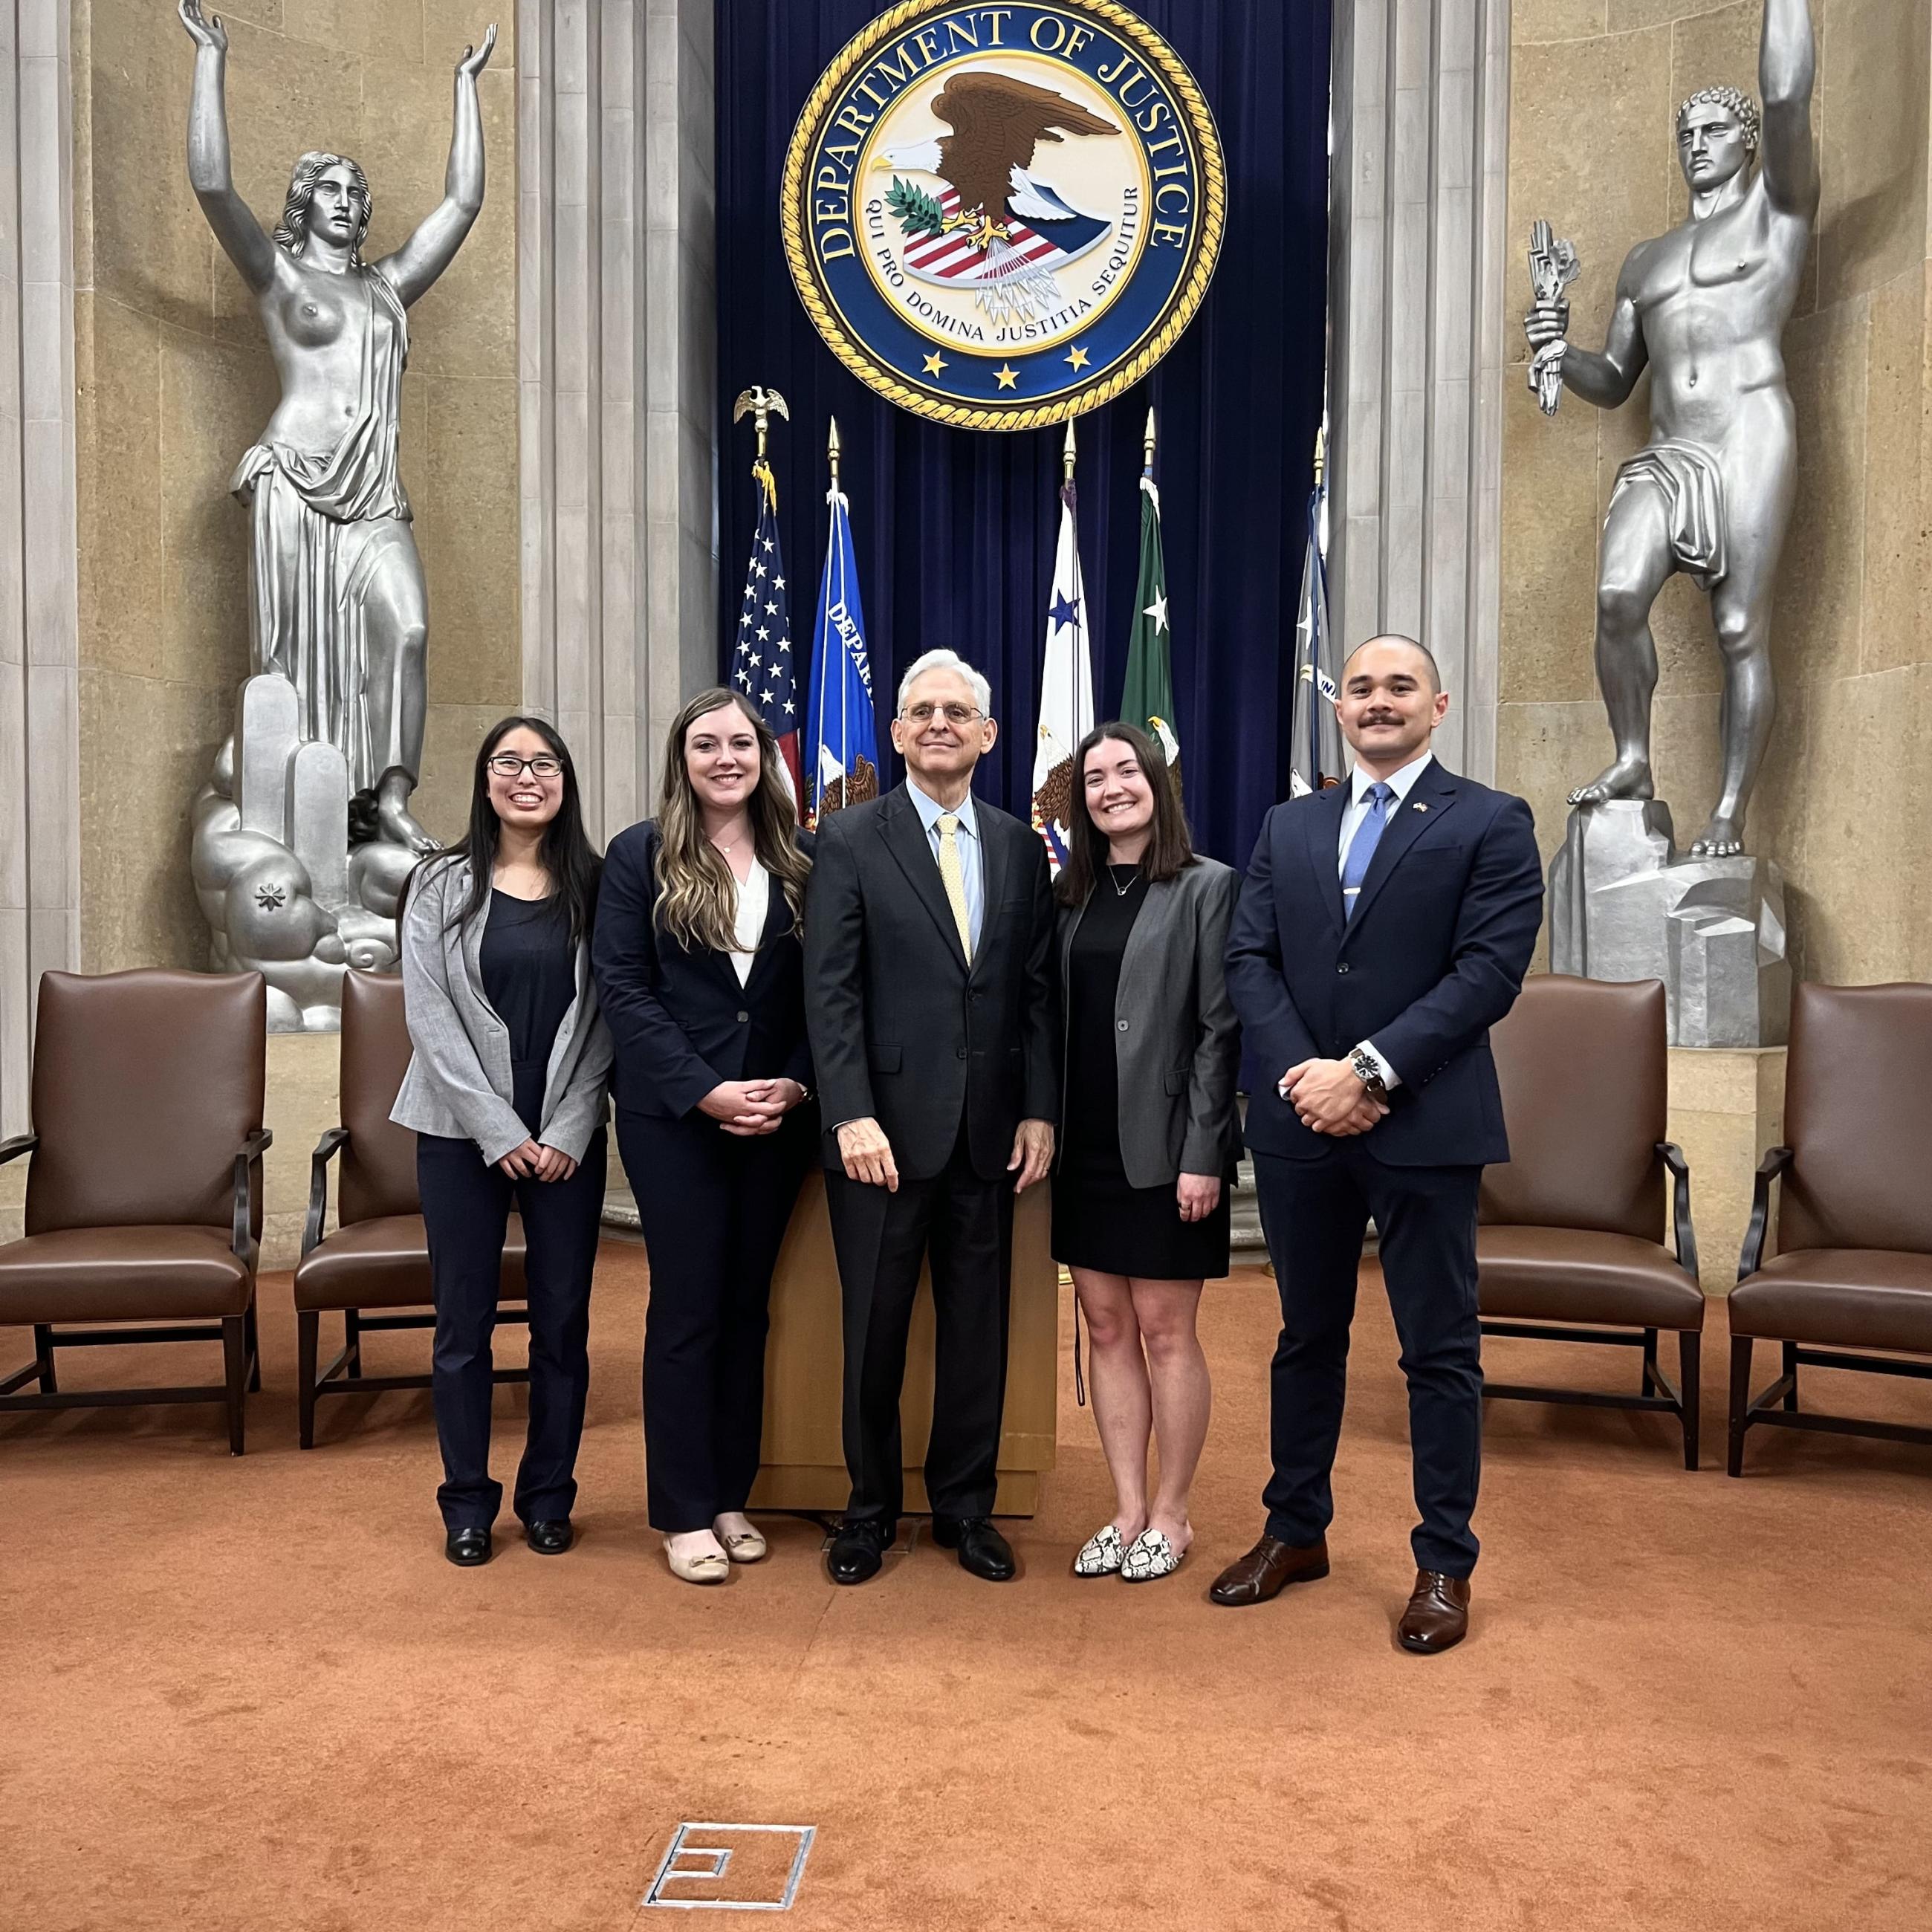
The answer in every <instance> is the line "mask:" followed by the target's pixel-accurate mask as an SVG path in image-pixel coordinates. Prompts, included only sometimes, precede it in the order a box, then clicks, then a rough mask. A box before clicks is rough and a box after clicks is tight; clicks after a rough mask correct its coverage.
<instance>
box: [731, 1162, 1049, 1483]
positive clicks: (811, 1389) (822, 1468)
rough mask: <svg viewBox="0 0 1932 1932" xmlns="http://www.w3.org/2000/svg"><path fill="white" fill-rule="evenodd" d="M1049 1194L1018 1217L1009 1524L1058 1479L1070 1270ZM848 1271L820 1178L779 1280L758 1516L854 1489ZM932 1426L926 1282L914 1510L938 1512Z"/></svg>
mask: <svg viewBox="0 0 1932 1932" xmlns="http://www.w3.org/2000/svg"><path fill="white" fill-rule="evenodd" d="M1049 1192H1050V1190H1049V1186H1048V1184H1046V1183H1044V1182H1043V1183H1042V1184H1040V1186H1039V1187H1030V1188H1028V1190H1027V1191H1026V1193H1025V1194H1023V1195H1022V1196H1021V1197H1020V1199H1019V1201H1018V1202H1017V1203H1016V1204H1015V1207H1014V1211H1013V1322H1012V1328H1011V1332H1010V1339H1009V1341H1008V1344H1007V1412H1006V1418H1005V1422H1004V1426H1003V1427H1002V1429H1001V1434H1000V1488H999V1495H998V1500H997V1501H996V1502H995V1504H994V1505H993V1508H994V1511H995V1514H997V1515H1000V1516H1031V1515H1032V1514H1033V1513H1034V1511H1035V1509H1037V1508H1038V1507H1039V1502H1040V1476H1041V1475H1042V1473H1043V1472H1044V1471H1046V1470H1048V1469H1052V1467H1053V1462H1054V1453H1055V1416H1056V1406H1057V1401H1058V1391H1059V1375H1060V1362H1059V1352H1060V1288H1059V1280H1060V1276H1059V1271H1058V1268H1055V1265H1054V1262H1053V1259H1052V1255H1051V1254H1050V1253H1049V1238H1050V1232H1049V1231H1050V1224H1051V1210H1050V1208H1049ZM843 1384H844V1352H843V1348H842V1345H841V1316H840V1307H839V1295H838V1263H837V1262H836V1260H835V1259H834V1257H833V1254H832V1223H831V1221H830V1220H829V1217H828V1216H827V1214H826V1205H825V1176H824V1174H823V1172H822V1171H821V1170H820V1169H814V1170H813V1171H812V1172H811V1174H810V1175H808V1176H807V1177H806V1179H805V1186H804V1187H803V1188H802V1190H800V1191H799V1198H798V1206H797V1208H796V1209H795V1210H794V1211H793V1214H792V1217H791V1226H790V1229H789V1231H788V1232H787V1234H786V1235H785V1243H784V1250H783V1252H782V1253H781V1254H780V1256H778V1272H777V1274H775V1276H774V1277H772V1333H771V1340H770V1343H769V1346H768V1347H767V1349H766V1355H765V1442H764V1463H763V1467H762V1468H760V1470H759V1472H758V1480H757V1484H755V1486H754V1487H753V1489H752V1491H751V1507H752V1508H754V1509H779V1510H818V1511H838V1510H842V1509H843V1508H844V1507H845V1503H846V1499H847V1496H848V1495H849V1494H850V1488H851V1484H850V1478H848V1477H847V1475H846V1472H845V1452H844V1445H843V1441H842V1438H841V1434H840V1430H839V1411H840V1403H841V1391H842V1388H843ZM900 1418H901V1428H902V1430H903V1431H904V1447H905V1458H906V1472H905V1507H906V1508H907V1511H908V1512H910V1513H911V1514H921V1513H922V1512H923V1511H926V1509H927V1508H928V1507H929V1505H928V1503H927V1501H926V1481H925V1478H924V1477H923V1476H922V1474H921V1473H920V1472H921V1469H922V1466H923V1465H924V1463H925V1461H926V1436H927V1433H928V1431H929V1427H930V1425H931V1421H932V1277H931V1275H930V1273H928V1274H926V1275H923V1276H922V1277H921V1278H920V1282H919V1301H918V1303H917V1304H916V1307H915V1308H914V1310H913V1320H912V1337H911V1340H910V1343H909V1344H908V1346H907V1350H906V1380H905V1394H904V1399H903V1402H902V1404H901V1409H900Z"/></svg>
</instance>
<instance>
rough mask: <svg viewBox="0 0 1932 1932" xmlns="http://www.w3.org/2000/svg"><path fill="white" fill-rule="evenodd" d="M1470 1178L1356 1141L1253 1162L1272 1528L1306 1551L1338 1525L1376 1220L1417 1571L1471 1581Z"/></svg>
mask: <svg viewBox="0 0 1932 1932" xmlns="http://www.w3.org/2000/svg"><path fill="white" fill-rule="evenodd" d="M1482 1172H1483V1171H1482V1169H1481V1168H1480V1167H1389V1166H1384V1165H1383V1163H1382V1162H1380V1161H1379V1160H1376V1157H1375V1156H1374V1155H1373V1154H1371V1153H1370V1151H1369V1150H1368V1148H1367V1145H1366V1144H1365V1140H1364V1138H1361V1137H1357V1138H1353V1139H1346V1140H1337V1142H1335V1143H1334V1146H1333V1148H1332V1149H1331V1151H1328V1152H1327V1153H1325V1154H1324V1155H1323V1156H1322V1158H1321V1159H1320V1160H1288V1159H1286V1157H1283V1156H1281V1155H1278V1154H1256V1156H1255V1184H1256V1191H1257V1192H1258V1193H1259V1196H1260V1197H1261V1210H1262V1229H1263V1232H1265V1234H1266V1235H1267V1237H1268V1253H1269V1256H1271V1259H1273V1261H1274V1270H1275V1279H1276V1285H1277V1287H1278V1288H1279V1289H1280V1293H1281V1339H1280V1342H1279V1343H1277V1345H1276V1348H1275V1352H1274V1368H1273V1371H1272V1373H1271V1388H1270V1402H1271V1418H1272V1420H1271V1431H1270V1434H1271V1447H1272V1449H1273V1451H1274V1475H1273V1477H1272V1478H1271V1479H1270V1481H1269V1482H1268V1487H1267V1488H1266V1489H1265V1490H1263V1491H1262V1502H1264V1503H1265V1504H1266V1505H1267V1506H1268V1534H1269V1535H1271V1536H1274V1537H1278V1538H1280V1540H1281V1541H1283V1542H1284V1543H1292V1544H1310V1543H1313V1542H1314V1541H1316V1538H1318V1537H1319V1536H1321V1535H1322V1534H1323V1533H1324V1532H1325V1531H1326V1530H1327V1529H1328V1525H1329V1523H1330V1522H1331V1520H1333V1518H1334V1514H1335V1504H1334V1496H1333V1495H1332V1493H1331V1490H1330V1487H1329V1475H1330V1472H1331V1470H1332V1469H1333V1468H1334V1463H1335V1445H1336V1442H1337V1439H1338V1438H1339V1437H1340V1435H1341V1432H1342V1405H1343V1392H1344V1389H1345V1388H1346V1382H1347V1378H1348V1361H1349V1323H1350V1322H1351V1321H1352V1319H1354V1316H1355V1275H1356V1269H1357V1267H1358V1264H1359V1263H1360V1262H1361V1251H1362V1236H1363V1234H1364V1231H1365V1229H1366V1228H1367V1223H1368V1219H1369V1217H1370V1215H1371V1214H1373V1216H1374V1217H1375V1222H1376V1231H1377V1232H1378V1234H1379V1236H1380V1238H1381V1243H1382V1276H1383V1279H1384V1280H1385V1282H1386V1283H1387V1284H1388V1298H1389V1307H1390V1309H1391V1311H1392V1312H1393V1313H1394V1316H1395V1325H1396V1332H1397V1335H1398V1336H1400V1338H1401V1342H1402V1371H1403V1374H1404V1375H1405V1376H1406V1377H1407V1378H1408V1380H1409V1446H1410V1450H1411V1452H1412V1455H1413V1457H1414V1460H1415V1505H1416V1508H1417V1509H1418V1511H1420V1512H1421V1517H1422V1520H1421V1523H1420V1524H1419V1525H1418V1526H1417V1528H1416V1529H1415V1532H1414V1534H1413V1535H1412V1537H1411V1538H1410V1539H1409V1540H1410V1543H1411V1544H1412V1547H1413V1548H1414V1550H1415V1561H1416V1566H1417V1568H1419V1569H1423V1570H1438V1571H1442V1573H1443V1574H1445V1575H1447V1576H1451V1577H1466V1576H1468V1575H1469V1573H1470V1571H1472V1570H1473V1569H1474V1568H1475V1566H1476V1553H1477V1549H1478V1544H1477V1541H1476V1538H1475V1532H1473V1531H1472V1529H1470V1527H1469V1518H1470V1517H1471V1516H1472V1514H1473V1513H1474V1511H1475V1507H1476V1489H1477V1484H1478V1478H1479V1475H1480V1472H1481V1466H1482V1445H1483V1367H1482V1334H1481V1328H1480V1326H1479V1325H1478V1318H1477V1312H1476V1192H1477V1187H1478V1183H1479V1181H1481V1178H1482Z"/></svg>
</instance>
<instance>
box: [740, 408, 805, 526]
mask: <svg viewBox="0 0 1932 1932" xmlns="http://www.w3.org/2000/svg"><path fill="white" fill-rule="evenodd" d="M747 416H749V417H750V418H751V427H752V428H754V429H755V430H756V431H757V433H758V454H757V459H756V460H754V462H753V463H752V465H751V474H752V475H753V476H754V477H755V478H757V482H758V486H759V487H760V489H762V490H763V491H764V493H765V495H766V498H767V499H768V500H769V502H770V504H771V506H772V508H773V509H776V508H778V478H776V477H775V476H774V475H772V466H771V465H770V464H769V463H767V462H766V460H765V435H766V431H768V430H769V428H771V422H772V417H773V416H783V417H784V419H785V421H786V422H790V421H791V411H790V408H789V407H787V404H786V402H785V399H784V397H782V396H781V395H779V394H778V392H777V390H775V389H763V388H761V387H760V386H759V385H758V384H757V383H753V384H752V385H751V387H750V388H749V389H741V390H739V392H738V400H737V401H736V402H735V403H733V404H732V405H731V420H732V421H733V422H734V423H736V422H743V421H744V419H745V417H747Z"/></svg>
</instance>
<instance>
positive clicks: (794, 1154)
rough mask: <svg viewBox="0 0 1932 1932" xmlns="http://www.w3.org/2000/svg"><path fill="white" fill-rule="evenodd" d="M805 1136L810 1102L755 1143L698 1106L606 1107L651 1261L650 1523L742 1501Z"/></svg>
mask: <svg viewBox="0 0 1932 1932" xmlns="http://www.w3.org/2000/svg"><path fill="white" fill-rule="evenodd" d="M817 1140H818V1135H817V1121H816V1119H815V1118H814V1117H813V1115H812V1112H811V1109H799V1110H796V1111H795V1112H793V1113H791V1114H790V1115H787V1116H786V1118H785V1121H784V1125H783V1126H782V1127H780V1128H779V1130H778V1132H777V1133H775V1134H769V1135H765V1136H760V1138H759V1139H756V1140H741V1139H737V1138H736V1137H735V1136H733V1135H730V1134H727V1133H725V1131H724V1129H723V1128H722V1127H719V1126H718V1123H717V1122H716V1121H713V1120H711V1119H709V1118H707V1117H706V1115H703V1114H699V1113H691V1114H687V1115H685V1117H684V1118H682V1120H676V1121H667V1120H662V1119H659V1118H657V1117H656V1116H655V1115H649V1114H639V1113H619V1115H618V1116H617V1151H618V1152H619V1154H621V1155H622V1157H623V1161H624V1172H625V1174H626V1175H628V1177H629V1178H630V1183H631V1193H633V1194H634V1196H636V1197H637V1217H638V1220H640V1222H641V1223H642V1224H643V1234H644V1247H645V1249H646V1251H647V1252H648V1253H649V1256H650V1264H651V1299H650V1307H649V1312H648V1313H647V1314H646V1316H645V1320H644V1475H645V1481H646V1488H647V1490H648V1492H649V1509H650V1520H651V1527H652V1529H658V1530H662V1531H663V1532H665V1533H666V1534H667V1535H677V1534H678V1533H679V1532H681V1531H685V1530H693V1529H709V1528H710V1527H711V1524H712V1520H713V1519H714V1518H715V1517H720V1516H723V1515H725V1514H728V1513H730V1512H731V1511H738V1510H742V1509H743V1508H744V1507H745V1503H746V1502H747V1501H748V1499H749V1498H750V1496H751V1484H752V1482H753V1481H754V1479H755V1478H757V1473H758V1448H759V1443H760V1438H761V1437H762V1436H763V1430H764V1418H765V1337H766V1331H767V1330H768V1329H769V1326H770V1322H769V1313H768V1310H769V1304H770V1300H771V1292H772V1269H773V1268H775V1267H776V1266H777V1265H778V1250H779V1248H780V1247H781V1246H782V1245H783V1244H784V1235H785V1229H786V1228H787V1226H789V1225H790V1220H791V1211H792V1208H793V1205H794V1204H795V1203H796V1201H797V1199H798V1190H799V1184H801V1183H802V1181H803V1180H804V1178H805V1169H806V1167H807V1166H808V1165H809V1164H810V1162H811V1157H812V1154H813V1153H814V1151H815V1149H816V1148H817Z"/></svg>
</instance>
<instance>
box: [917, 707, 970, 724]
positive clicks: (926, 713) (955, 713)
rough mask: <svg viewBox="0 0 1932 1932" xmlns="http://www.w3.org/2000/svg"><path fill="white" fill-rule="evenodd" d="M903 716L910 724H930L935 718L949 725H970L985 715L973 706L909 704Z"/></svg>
mask: <svg viewBox="0 0 1932 1932" xmlns="http://www.w3.org/2000/svg"><path fill="white" fill-rule="evenodd" d="M901 715H903V716H904V718H905V721H906V722H907V724H931V723H932V721H933V719H934V718H944V719H945V720H946V721H947V724H971V723H972V721H974V718H978V717H981V716H983V715H985V714H984V713H983V712H981V711H980V708H979V707H978V706H977V705H973V704H909V705H907V706H906V708H905V710H904V712H903V713H902V714H901Z"/></svg>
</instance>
